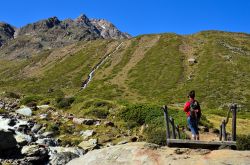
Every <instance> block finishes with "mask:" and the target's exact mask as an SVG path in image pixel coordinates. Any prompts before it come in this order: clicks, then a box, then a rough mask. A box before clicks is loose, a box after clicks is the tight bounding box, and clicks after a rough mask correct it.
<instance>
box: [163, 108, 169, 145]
mask: <svg viewBox="0 0 250 165" xmlns="http://www.w3.org/2000/svg"><path fill="white" fill-rule="evenodd" d="M162 109H163V112H164V118H165V122H166V141H167V145H169V143H168V139H170V131H169V119H168V107H167V106H166V105H164V106H163V107H162Z"/></svg>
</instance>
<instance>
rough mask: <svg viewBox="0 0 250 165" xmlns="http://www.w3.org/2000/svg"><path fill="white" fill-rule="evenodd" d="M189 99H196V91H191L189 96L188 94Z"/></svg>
mask: <svg viewBox="0 0 250 165" xmlns="http://www.w3.org/2000/svg"><path fill="white" fill-rule="evenodd" d="M188 97H190V98H192V99H194V97H195V91H194V90H191V91H190V92H189V94H188Z"/></svg>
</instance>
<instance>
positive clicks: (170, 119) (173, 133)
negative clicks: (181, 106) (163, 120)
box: [169, 117, 176, 139]
mask: <svg viewBox="0 0 250 165" xmlns="http://www.w3.org/2000/svg"><path fill="white" fill-rule="evenodd" d="M169 121H170V123H171V126H172V138H173V139H176V133H175V125H174V118H172V117H170V118H169Z"/></svg>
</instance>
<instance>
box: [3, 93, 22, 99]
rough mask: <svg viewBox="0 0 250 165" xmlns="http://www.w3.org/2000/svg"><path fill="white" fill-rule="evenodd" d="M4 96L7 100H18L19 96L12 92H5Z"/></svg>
mask: <svg viewBox="0 0 250 165" xmlns="http://www.w3.org/2000/svg"><path fill="white" fill-rule="evenodd" d="M4 96H5V97H7V98H15V99H20V95H19V94H17V93H14V92H5V94H4Z"/></svg>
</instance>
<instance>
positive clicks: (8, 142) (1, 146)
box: [0, 130, 17, 151]
mask: <svg viewBox="0 0 250 165" xmlns="http://www.w3.org/2000/svg"><path fill="white" fill-rule="evenodd" d="M16 145H17V141H16V139H15V137H14V135H13V132H10V131H4V130H0V151H4V150H10V149H13V148H16Z"/></svg>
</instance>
